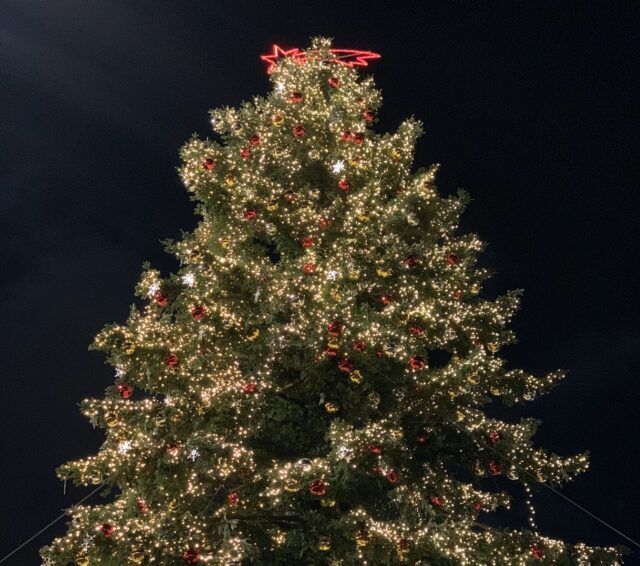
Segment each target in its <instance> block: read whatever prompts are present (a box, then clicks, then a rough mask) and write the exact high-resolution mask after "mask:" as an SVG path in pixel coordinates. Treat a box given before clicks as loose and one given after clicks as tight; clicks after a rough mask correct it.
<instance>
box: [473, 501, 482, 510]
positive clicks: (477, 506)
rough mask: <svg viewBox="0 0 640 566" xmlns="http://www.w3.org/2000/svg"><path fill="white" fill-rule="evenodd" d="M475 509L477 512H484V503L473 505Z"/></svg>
mask: <svg viewBox="0 0 640 566" xmlns="http://www.w3.org/2000/svg"><path fill="white" fill-rule="evenodd" d="M473 508H474V509H475V510H476V511H481V510H482V501H476V502H475V503H474V504H473Z"/></svg>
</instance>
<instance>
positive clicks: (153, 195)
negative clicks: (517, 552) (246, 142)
mask: <svg viewBox="0 0 640 566" xmlns="http://www.w3.org/2000/svg"><path fill="white" fill-rule="evenodd" d="M532 4H535V6H527V5H525V3H512V2H491V3H472V2H469V3H456V2H438V3H427V2H400V1H395V2H388V3H380V4H379V5H376V4H374V3H371V2H369V3H365V2H348V3H347V2H336V1H332V0H327V1H325V2H317V1H307V2H301V3H295V2H274V1H270V2H229V1H216V2H213V1H210V2H167V1H155V2H145V1H138V2H125V1H124V0H120V1H116V0H113V1H106V0H105V1H93V0H85V1H83V2H80V1H78V2H71V1H63V0H57V1H56V0H52V1H50V2H44V1H41V2H32V1H28V0H8V1H7V0H1V1H0V7H1V15H0V115H1V120H0V128H1V132H2V138H1V140H2V141H1V150H0V189H1V191H0V237H1V239H0V255H1V264H0V265H1V266H2V278H1V281H0V308H1V312H2V323H1V326H0V328H1V332H2V341H1V347H2V352H1V358H0V359H1V360H2V364H1V366H0V367H1V370H2V401H3V402H2V408H1V410H0V419H1V421H0V431H2V462H3V463H2V481H1V482H0V497H1V499H0V502H1V503H0V504H1V506H2V512H1V514H2V521H3V524H2V528H1V534H0V540H1V541H2V542H1V548H0V555H4V554H5V553H6V552H8V551H9V550H11V548H13V547H14V546H15V545H17V544H18V543H19V542H21V541H22V540H24V539H25V538H26V537H28V536H29V535H31V534H32V533H34V532H35V531H37V530H38V529H39V528H40V527H42V526H43V525H44V524H46V523H47V522H48V521H49V520H50V519H52V518H54V517H55V516H56V515H57V514H58V513H59V512H60V510H61V509H62V508H64V507H66V506H69V505H70V504H72V503H73V502H74V501H76V500H78V499H80V497H82V495H83V494H84V493H86V492H87V491H86V490H82V489H78V488H69V489H67V494H66V495H63V491H62V484H61V483H60V482H58V481H57V480H56V478H55V476H54V472H53V470H54V468H55V467H56V466H57V465H59V464H61V463H62V462H64V461H66V460H68V459H71V458H76V457H80V456H83V455H86V454H89V453H91V452H93V451H95V450H96V449H97V447H98V446H99V443H100V441H101V438H102V435H101V433H100V432H99V431H94V430H93V429H92V428H91V426H90V425H89V424H88V422H87V421H86V420H85V419H84V418H83V417H82V416H81V415H80V414H79V413H78V411H77V409H76V407H75V403H76V402H77V401H79V400H80V399H82V398H84V397H85V396H92V395H96V396H99V395H101V394H102V391H103V388H104V387H105V386H107V385H108V384H110V383H111V382H112V380H113V373H112V370H111V369H110V368H109V367H107V366H104V365H103V359H102V357H101V356H100V355H99V354H96V353H87V351H86V347H87V345H88V343H89V342H90V340H91V338H92V337H93V335H94V334H95V333H96V332H97V331H98V330H99V329H100V328H101V326H102V325H103V324H104V323H107V322H112V321H123V320H124V319H125V317H126V315H127V313H128V308H129V304H130V303H131V302H132V300H133V293H132V291H133V286H134V284H135V282H136V280H137V277H138V274H139V271H140V266H141V263H142V262H143V261H144V260H146V259H148V260H150V261H151V262H152V264H154V266H157V267H160V268H161V269H162V270H163V271H164V272H165V273H167V272H168V271H169V270H172V269H175V267H176V265H175V263H174V262H173V260H172V258H171V257H169V256H167V255H165V254H164V252H163V251H162V249H161V246H160V244H159V243H158V241H159V240H160V239H163V238H166V237H178V236H179V230H180V229H185V230H188V229H191V228H192V227H193V225H194V221H195V217H194V216H193V214H192V206H191V203H190V202H189V201H188V198H187V194H186V192H185V191H184V189H183V187H182V185H181V184H180V182H179V181H178V179H177V175H176V173H175V167H176V166H177V164H178V159H177V152H178V148H179V146H180V145H181V144H182V143H183V142H184V141H185V140H186V139H187V138H188V137H189V136H190V134H191V133H192V132H194V131H196V132H198V133H199V134H200V135H207V134H208V133H209V129H208V127H209V125H208V116H207V110H208V109H209V108H212V107H217V106H221V105H227V104H228V105H233V106H237V105H238V104H239V103H240V101H241V100H247V99H249V98H250V97H251V96H252V95H254V94H260V93H264V92H265V91H266V89H267V88H268V82H267V78H266V76H265V73H264V66H263V64H262V63H261V62H260V60H259V58H258V57H259V55H260V54H261V53H265V52H267V51H268V50H269V48H270V46H271V44H272V43H273V42H278V43H280V44H281V45H284V46H298V47H305V46H306V45H308V38H309V37H310V36H314V35H327V36H331V37H334V38H335V45H336V46H339V47H355V48H364V49H372V50H375V51H378V52H380V53H381V54H382V56H383V58H382V59H381V60H380V61H378V62H376V63H375V64H374V65H373V66H372V67H371V71H372V72H373V73H374V74H375V77H376V80H377V84H378V86H379V87H380V88H381V89H382V91H383V94H384V97H385V106H384V107H383V110H382V114H381V123H380V124H379V125H378V126H377V128H378V129H379V130H383V129H391V128H395V127H396V126H397V125H398V123H399V122H400V120H401V119H403V118H405V117H407V116H409V115H411V114H413V115H415V116H416V117H418V118H420V119H421V120H423V121H424V124H425V130H426V134H425V136H424V137H423V138H422V139H421V141H420V142H419V147H418V156H417V160H416V163H417V164H418V165H427V164H430V163H433V162H440V163H442V164H443V169H442V175H441V177H440V187H441V190H442V191H443V192H445V193H448V192H452V191H454V190H456V188H457V187H459V186H462V187H464V188H465V189H467V190H468V191H469V192H470V193H471V195H472V196H473V198H474V201H473V202H472V203H471V205H470V207H469V209H468V211H467V213H466V214H465V216H464V221H463V228H464V229H465V230H472V231H475V232H477V233H478V234H479V235H480V237H481V238H483V239H484V240H485V241H488V242H489V244H490V245H489V248H488V251H487V252H486V253H485V255H484V262H485V263H486V264H487V265H489V266H492V267H494V268H495V269H496V271H497V274H496V276H495V277H494V279H493V280H492V282H491V284H490V285H489V289H488V293H489V294H496V293H501V292H503V291H505V290H506V289H510V288H520V287H522V288H525V290H526V293H525V298H524V303H523V311H522V312H521V313H520V314H519V315H518V317H517V318H516V320H515V322H514V327H515V330H516V331H517V333H518V335H519V337H520V339H521V343H520V344H518V345H516V346H511V347H509V348H508V349H507V350H506V351H505V352H504V354H505V356H506V357H507V358H508V359H509V360H510V362H511V363H512V365H513V366H514V367H524V368H526V369H530V370H535V371H541V372H543V371H545V370H551V369H555V368H558V367H562V368H566V369H567V370H569V377H568V379H567V381H566V382H564V383H563V384H562V385H561V386H560V387H559V388H558V389H557V390H556V391H555V392H554V393H553V394H552V395H550V396H548V397H545V398H543V399H541V400H540V401H538V402H536V403H532V404H528V405H527V406H525V407H524V408H522V409H521V410H519V411H518V413H517V414H521V415H525V414H526V415H534V416H537V417H540V418H542V419H543V420H544V422H545V424H544V426H543V427H542V429H541V431H540V433H539V434H538V437H537V438H538V440H539V442H540V443H541V444H543V445H545V446H546V447H548V448H550V449H553V450H556V451H558V452H560V453H562V454H570V453H574V452H576V451H582V450H585V449H590V450H591V451H592V469H591V470H590V471H589V472H588V473H587V474H585V475H583V476H581V477H579V478H578V479H577V480H576V481H575V482H574V483H572V484H570V485H569V486H568V487H567V489H566V493H567V494H568V495H570V496H571V497H572V498H574V499H575V500H577V501H579V502H580V503H581V504H582V505H584V506H585V507H586V508H588V509H589V510H591V511H592V512H594V513H596V514H597V515H599V516H601V517H602V518H604V519H605V520H607V521H610V522H611V523H613V524H615V525H616V526H618V528H620V529H621V530H622V531H624V532H626V533H627V534H628V535H629V536H631V537H633V538H636V539H640V522H639V521H638V520H637V516H638V506H639V504H640V497H639V495H638V493H639V490H638V480H637V477H638V471H637V467H636V463H637V462H636V460H637V459H638V458H637V456H638V447H639V442H638V434H637V432H638V425H639V424H640V417H639V415H638V410H637V405H638V398H639V392H640V385H639V384H638V381H637V377H636V376H637V374H638V367H639V365H640V347H639V346H640V332H639V326H638V322H637V315H638V312H639V310H640V309H638V306H639V304H638V302H639V301H638V280H637V278H636V273H635V270H636V265H637V263H638V257H637V256H638V238H637V236H638V232H637V229H636V226H637V209H638V205H639V204H640V202H639V201H640V199H639V198H638V193H637V190H638V188H637V180H638V178H639V176H638V174H637V173H638V171H637V168H636V165H635V163H634V160H633V158H634V157H635V158H637V154H638V146H639V144H638V120H637V118H638V113H637V99H636V100H634V94H636V93H637V90H636V89H635V87H636V86H637V82H636V81H637V74H636V72H637V69H636V68H634V66H633V57H634V55H636V53H637V47H638V45H637V39H638V37H637V35H636V36H635V37H634V35H633V33H634V30H637V29H638V24H639V23H640V22H639V20H640V18H639V17H638V16H639V11H638V5H637V4H635V3H633V2H608V3H596V2H592V3H571V2H564V3H551V2H549V3H532ZM634 91H635V93H634ZM636 98H637V97H636ZM634 102H635V103H636V104H634ZM536 503H537V507H538V518H539V523H540V526H541V530H542V531H543V532H544V533H546V534H550V535H554V536H561V537H565V538H567V539H568V540H571V541H576V540H583V541H585V542H588V543H592V544H617V543H623V542H624V541H623V540H622V539H621V538H620V537H618V536H617V535H615V534H614V533H612V532H610V531H608V530H606V529H605V528H604V527H603V526H602V525H599V524H598V523H597V522H595V521H594V520H592V519H591V518H589V517H587V516H585V515H584V514H582V513H581V512H580V511H579V510H577V509H575V508H573V507H571V506H570V505H568V504H567V503H565V502H564V501H562V500H561V499H559V498H558V497H557V496H555V495H553V494H546V493H541V494H540V495H538V496H536ZM521 508H522V504H521V503H516V505H515V510H516V511H515V516H516V519H517V520H519V518H520V517H521V516H522V512H521ZM61 532H63V525H62V523H59V524H58V525H57V526H56V527H54V528H52V529H51V530H50V531H49V532H48V533H47V534H46V535H43V536H41V537H39V538H38V540H37V541H34V542H33V543H31V544H30V545H29V547H27V548H26V549H24V550H23V551H21V553H20V554H18V555H16V556H14V557H13V558H12V559H10V560H9V561H8V563H9V564H37V563H38V562H37V558H36V549H37V548H38V546H40V545H41V544H44V543H46V542H47V541H48V540H49V539H50V538H51V537H52V536H53V534H56V533H57V534H60V533H61ZM636 560H637V557H635V558H634V557H632V558H630V559H629V561H628V563H634V562H636Z"/></svg>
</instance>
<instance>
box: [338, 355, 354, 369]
mask: <svg viewBox="0 0 640 566" xmlns="http://www.w3.org/2000/svg"><path fill="white" fill-rule="evenodd" d="M338 369H339V370H340V371H343V372H345V373H351V372H352V371H353V362H352V361H351V360H350V359H349V358H342V359H341V360H340V361H339V362H338Z"/></svg>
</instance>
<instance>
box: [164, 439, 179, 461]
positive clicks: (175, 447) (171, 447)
mask: <svg viewBox="0 0 640 566" xmlns="http://www.w3.org/2000/svg"><path fill="white" fill-rule="evenodd" d="M165 450H166V452H167V454H169V456H171V457H173V458H175V457H176V456H177V455H178V454H179V453H180V445H179V444H178V443H177V442H172V443H171V444H167V447H166V448H165Z"/></svg>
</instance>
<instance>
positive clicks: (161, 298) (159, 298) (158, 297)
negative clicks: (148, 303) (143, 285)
mask: <svg viewBox="0 0 640 566" xmlns="http://www.w3.org/2000/svg"><path fill="white" fill-rule="evenodd" d="M153 299H154V300H155V302H156V305H158V306H159V307H166V306H167V305H168V304H169V297H167V296H166V295H165V294H164V293H163V292H162V291H158V292H157V293H156V294H155V295H154V297H153Z"/></svg>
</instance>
